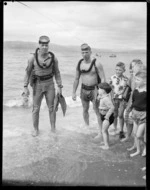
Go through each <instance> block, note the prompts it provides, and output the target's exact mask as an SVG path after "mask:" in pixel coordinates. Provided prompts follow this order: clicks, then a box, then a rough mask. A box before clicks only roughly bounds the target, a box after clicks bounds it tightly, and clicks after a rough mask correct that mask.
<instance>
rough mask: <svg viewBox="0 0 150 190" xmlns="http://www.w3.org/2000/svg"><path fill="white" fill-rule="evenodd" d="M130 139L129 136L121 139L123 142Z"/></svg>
mask: <svg viewBox="0 0 150 190" xmlns="http://www.w3.org/2000/svg"><path fill="white" fill-rule="evenodd" d="M128 140H129V137H125V138H124V139H121V140H120V141H121V142H126V141H128Z"/></svg>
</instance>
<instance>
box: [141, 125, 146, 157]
mask: <svg viewBox="0 0 150 190" xmlns="http://www.w3.org/2000/svg"><path fill="white" fill-rule="evenodd" d="M142 156H146V123H145V128H144V150H143V153H142Z"/></svg>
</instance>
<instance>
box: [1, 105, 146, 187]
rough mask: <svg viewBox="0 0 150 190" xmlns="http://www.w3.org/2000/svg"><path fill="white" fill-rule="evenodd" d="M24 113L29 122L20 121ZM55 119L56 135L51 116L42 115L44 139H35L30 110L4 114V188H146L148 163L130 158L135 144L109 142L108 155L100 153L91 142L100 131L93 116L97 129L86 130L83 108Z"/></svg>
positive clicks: (97, 144)
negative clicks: (9, 186)
mask: <svg viewBox="0 0 150 190" xmlns="http://www.w3.org/2000/svg"><path fill="white" fill-rule="evenodd" d="M12 111H13V112H14V115H15V117H13V118H11V115H12ZM18 111H19V113H20V114H17V113H18ZM21 112H26V118H20V117H21ZM8 118H9V119H8ZM57 118H58V119H57V132H56V134H52V133H51V132H50V126H49V118H48V112H47V110H44V111H43V110H42V111H41V113H40V134H39V136H38V137H32V136H31V129H32V116H31V110H29V109H27V110H25V111H24V110H23V111H21V110H16V109H14V110H11V111H7V112H6V114H5V115H4V117H3V120H4V127H3V169H2V179H3V184H4V185H6V184H7V185H25V186H26V185H33V186H65V185H66V186H67V185H69V186H78V185H80V186H144V187H145V186H146V181H145V180H144V179H142V177H143V176H144V175H145V172H143V171H141V168H142V167H144V166H145V165H146V158H144V157H142V156H141V155H138V156H135V157H133V158H130V157H129V152H128V151H127V150H126V149H127V148H128V147H131V146H132V144H133V139H132V138H131V140H130V141H128V142H126V143H125V142H124V143H121V142H120V141H119V140H118V136H110V143H111V147H110V150H107V151H106V150H102V149H100V147H99V145H100V142H97V143H96V142H94V141H93V136H94V135H96V134H97V131H98V128H97V123H96V120H95V115H94V113H93V111H92V110H91V111H90V120H91V121H92V123H93V125H92V126H90V127H89V128H88V129H86V128H84V127H83V126H82V125H81V123H82V121H83V120H82V108H81V107H78V108H69V109H68V110H67V115H66V117H64V118H63V116H62V112H61V110H60V109H59V111H58V113H57ZM20 120H22V122H21V123H19V121H20ZM27 123H30V125H27ZM10 126H11V128H10ZM132 152H134V151H132Z"/></svg>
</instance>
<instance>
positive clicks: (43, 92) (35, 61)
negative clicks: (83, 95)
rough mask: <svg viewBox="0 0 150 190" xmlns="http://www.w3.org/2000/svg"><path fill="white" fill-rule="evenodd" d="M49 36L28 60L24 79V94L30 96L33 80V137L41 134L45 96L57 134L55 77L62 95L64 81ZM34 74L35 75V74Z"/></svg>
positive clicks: (53, 130)
mask: <svg viewBox="0 0 150 190" xmlns="http://www.w3.org/2000/svg"><path fill="white" fill-rule="evenodd" d="M49 42H50V39H49V37H48V36H41V37H40V38H39V48H37V49H36V52H35V54H34V55H33V56H32V57H31V58H30V59H29V60H28V65H27V68H26V74H25V78H24V94H25V95H27V96H28V95H29V93H30V92H29V89H28V84H29V81H30V77H32V78H31V83H32V84H31V83H30V84H31V85H32V88H33V110H32V119H33V127H34V131H33V133H32V136H34V137H35V136H37V135H38V134H39V112H40V106H41V101H42V98H43V96H45V98H46V103H47V106H48V109H49V118H50V124H51V131H52V132H55V122H56V112H55V111H54V110H53V108H54V98H55V86H54V81H53V76H55V80H56V83H57V86H58V90H57V91H58V93H59V94H61V93H62V87H63V86H62V80H61V76H60V71H59V67H58V60H57V58H56V57H55V55H54V54H53V53H52V52H49ZM33 72H34V73H33Z"/></svg>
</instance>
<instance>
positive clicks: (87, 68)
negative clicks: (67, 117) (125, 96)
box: [72, 44, 106, 138]
mask: <svg viewBox="0 0 150 190" xmlns="http://www.w3.org/2000/svg"><path fill="white" fill-rule="evenodd" d="M81 54H82V57H83V60H82V61H80V66H79V63H78V66H77V68H76V75H75V81H74V84H73V93H72V99H73V100H76V90H77V88H78V84H79V79H80V76H81V81H82V85H81V94H80V98H81V101H82V106H83V118H84V122H85V125H86V126H88V125H89V113H88V110H89V103H90V101H91V102H92V103H93V109H94V111H95V113H96V115H97V120H98V124H99V134H98V136H97V138H99V137H100V136H101V125H102V122H101V118H100V114H99V110H98V105H99V102H98V100H97V85H98V80H97V74H98V75H99V77H100V79H101V82H105V81H106V79H105V74H104V70H103V66H102V64H101V63H100V62H99V61H98V60H96V62H95V66H94V65H93V66H92V61H93V60H92V58H91V54H92V52H91V48H90V46H89V45H88V44H82V45H81Z"/></svg>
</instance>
